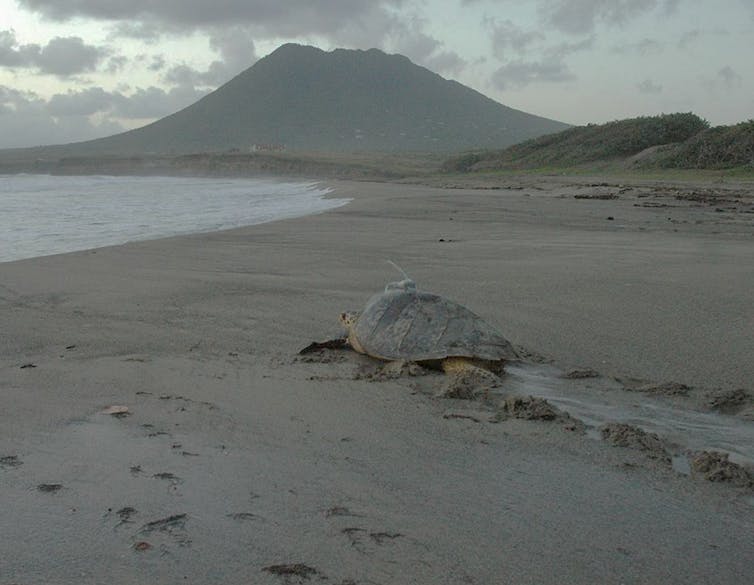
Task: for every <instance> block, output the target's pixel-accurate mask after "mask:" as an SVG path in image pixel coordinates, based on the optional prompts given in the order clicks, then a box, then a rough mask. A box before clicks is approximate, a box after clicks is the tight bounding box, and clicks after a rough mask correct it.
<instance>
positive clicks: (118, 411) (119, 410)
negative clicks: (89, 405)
mask: <svg viewBox="0 0 754 585" xmlns="http://www.w3.org/2000/svg"><path fill="white" fill-rule="evenodd" d="M100 414H109V415H110V416H114V417H115V418H124V417H126V416H130V414H131V411H130V410H129V408H128V407H127V406H121V405H117V404H114V405H112V406H108V407H107V408H104V409H102V410H100Z"/></svg>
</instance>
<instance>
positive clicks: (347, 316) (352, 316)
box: [338, 311, 361, 331]
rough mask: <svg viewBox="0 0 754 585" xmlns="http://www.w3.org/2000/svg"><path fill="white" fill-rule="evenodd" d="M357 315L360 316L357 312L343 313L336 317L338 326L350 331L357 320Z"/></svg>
mask: <svg viewBox="0 0 754 585" xmlns="http://www.w3.org/2000/svg"><path fill="white" fill-rule="evenodd" d="M359 315H361V313H359V311H344V312H343V313H341V314H340V315H339V316H338V319H339V321H340V324H341V325H343V327H345V328H346V330H348V331H350V330H351V327H353V326H354V325H355V324H356V321H357V320H358V319H359Z"/></svg>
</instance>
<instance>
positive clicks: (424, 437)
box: [0, 181, 754, 584]
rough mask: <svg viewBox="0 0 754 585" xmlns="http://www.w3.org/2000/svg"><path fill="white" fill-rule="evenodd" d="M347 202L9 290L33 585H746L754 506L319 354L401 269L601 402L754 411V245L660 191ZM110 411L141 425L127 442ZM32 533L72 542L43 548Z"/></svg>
mask: <svg viewBox="0 0 754 585" xmlns="http://www.w3.org/2000/svg"><path fill="white" fill-rule="evenodd" d="M322 183H324V184H326V185H332V186H334V188H335V190H334V192H333V193H331V194H330V196H336V197H339V196H349V197H352V199H353V201H352V202H351V203H349V204H348V205H344V206H341V207H338V208H336V209H332V210H329V211H327V212H326V213H320V214H317V215H309V216H306V217H302V218H297V219H285V220H280V221H275V222H270V223H265V224H257V225H254V226H251V227H245V228H235V229H231V230H226V231H221V232H210V233H203V234H194V235H185V236H175V237H169V238H163V239H159V240H150V241H143V242H134V243H130V244H126V245H121V246H114V247H107V248H99V249H95V250H89V251H84V252H74V253H71V254H66V255H61V256H46V257H41V258H35V259H30V260H21V261H17V262H12V263H3V264H0V302H1V303H2V304H3V309H4V310H3V313H2V320H3V321H2V326H3V331H4V332H5V333H4V335H3V336H2V337H0V356H2V357H0V377H1V379H2V380H3V387H4V392H5V395H6V401H7V407H6V408H5V409H4V410H3V412H2V413H0V446H1V447H0V457H2V458H3V459H2V461H4V462H6V463H4V464H3V468H2V469H0V479H2V480H3V481H4V484H3V486H2V488H0V489H2V490H3V491H4V492H5V493H6V494H7V495H8V498H7V499H6V501H8V502H11V504H9V505H6V506H5V507H3V508H2V509H0V514H2V515H3V519H4V522H3V524H4V525H5V526H9V527H10V528H9V530H8V531H7V532H6V533H4V534H3V535H2V536H0V548H3V549H4V550H7V551H8V557H7V558H9V559H11V560H10V563H9V571H10V572H9V575H10V577H11V579H13V580H18V581H24V580H45V579H47V580H49V579H50V578H51V577H52V575H53V574H54V575H55V577H56V578H57V580H58V581H59V582H64V583H67V582H74V581H76V580H78V582H97V581H101V580H102V578H103V577H104V576H105V575H111V576H114V578H115V579H116V581H118V582H140V581H141V582H143V581H144V580H145V579H146V580H149V579H152V580H154V579H157V580H160V581H164V582H179V581H182V579H183V575H192V576H193V578H195V579H199V578H202V579H210V580H213V581H215V582H227V583H233V582H237V581H238V579H240V578H246V579H247V580H248V579H251V580H255V579H256V580H258V582H260V583H280V582H281V577H279V576H276V575H275V574H273V573H271V572H269V571H267V572H265V571H264V569H265V567H271V566H279V565H287V566H289V567H293V566H296V565H297V564H298V565H302V566H306V567H309V568H310V569H312V570H314V571H316V573H311V574H319V575H320V576H322V577H327V578H328V579H330V580H332V582H347V581H348V580H351V581H352V582H357V583H360V582H365V583H366V582H385V583H394V582H417V583H448V584H450V583H458V582H462V581H463V580H466V581H469V580H471V581H470V582H478V583H487V582H516V583H523V582H537V583H553V584H554V583H563V582H597V581H599V582H604V583H623V582H626V580H627V579H628V580H630V581H632V582H645V583H655V582H667V583H687V582H689V581H690V580H691V581H695V580H696V581H699V582H703V581H705V580H706V581H714V582H721V583H727V582H731V583H732V582H735V580H736V579H737V578H739V577H740V576H741V575H743V574H745V571H746V570H747V567H748V566H749V564H750V562H751V560H752V557H751V549H750V547H749V546H748V543H750V542H751V541H752V538H754V523H753V522H751V520H750V518H751V506H752V505H753V504H754V500H751V492H750V491H747V490H744V489H741V488H735V487H733V486H730V485H719V484H715V483H712V482H708V481H704V480H703V479H701V478H699V477H686V476H684V475H683V474H679V473H678V472H677V471H675V470H674V469H673V468H672V467H671V466H669V465H668V464H667V463H666V462H665V461H664V460H661V459H655V458H652V457H651V453H650V454H649V455H648V454H647V452H645V451H641V450H636V449H629V448H625V447H616V446H613V445H612V444H610V443H609V442H607V441H595V440H594V439H593V438H591V437H589V436H586V435H582V434H580V433H579V432H576V430H574V429H569V428H567V427H568V424H565V423H563V422H562V421H558V420H555V421H553V422H544V421H537V420H521V419H517V418H513V419H505V420H500V421H498V422H494V421H493V420H492V419H493V418H494V417H493V415H495V410H494V408H493V409H492V410H490V408H489V407H487V406H485V404H483V403H478V402H474V401H471V402H467V401H456V400H448V399H442V398H437V397H436V396H435V394H436V393H437V391H438V390H439V389H440V388H441V386H442V383H443V380H442V376H440V375H439V374H431V373H430V374H425V375H422V376H419V377H410V376H409V377H400V378H391V377H389V376H385V375H384V374H383V373H382V372H381V370H380V369H379V365H378V364H375V363H373V362H372V360H369V359H368V358H365V357H363V356H358V355H355V354H352V353H348V352H324V353H321V354H318V355H316V356H313V358H312V359H302V358H301V357H299V356H297V352H298V351H299V350H300V349H301V348H303V347H305V346H306V345H307V344H308V343H309V342H310V341H313V340H322V339H327V338H330V337H334V336H335V335H337V334H338V333H339V327H338V325H337V315H338V313H339V312H340V311H342V310H347V309H354V308H358V307H360V306H361V305H362V304H363V303H364V302H365V301H366V299H367V298H368V297H369V296H370V295H371V294H372V293H374V292H376V291H378V290H380V289H381V288H382V287H384V285H385V283H386V282H387V281H390V280H394V278H395V274H394V271H393V269H391V268H390V267H389V266H388V265H387V264H386V263H385V260H388V259H389V260H393V261H395V262H396V263H397V264H399V265H401V266H402V267H403V268H404V269H405V270H406V271H407V272H408V273H409V274H410V275H411V277H412V278H414V280H416V281H417V283H418V285H419V286H420V287H421V288H425V289H427V290H431V291H433V292H437V293H440V294H443V295H445V296H448V297H450V298H453V299H454V300H457V301H460V302H462V303H463V304H464V305H466V306H468V307H469V308H471V309H472V310H474V311H475V312H477V313H478V314H480V315H481V316H482V317H483V318H485V319H486V320H488V321H490V322H491V323H493V324H494V325H496V326H497V327H498V328H499V329H500V330H501V331H502V332H503V333H504V334H505V335H506V337H508V338H509V339H510V340H511V341H512V342H514V343H515V344H516V345H517V346H519V347H523V348H525V349H526V350H528V352H530V354H531V355H530V358H529V362H530V363H533V364H536V363H537V354H539V355H540V356H545V357H546V358H547V359H548V361H551V362H552V363H553V364H554V365H556V366H558V368H560V369H561V370H563V371H567V370H569V369H571V368H581V369H585V368H592V369H593V370H596V372H598V373H599V374H600V375H601V376H602V378H595V379H593V380H592V382H590V383H594V384H595V386H594V387H593V388H592V391H593V392H595V395H597V396H601V397H603V398H605V397H607V398H609V396H608V394H607V393H606V391H605V390H604V389H603V388H601V386H600V385H599V384H600V380H602V379H604V380H607V379H612V378H614V377H616V376H617V377H619V378H621V380H623V381H624V382H625V383H626V384H634V385H635V386H636V387H637V388H638V387H641V385H642V384H643V383H648V382H652V383H664V382H675V383H679V384H685V385H688V386H690V387H691V388H692V390H693V389H699V390H700V391H701V392H702V393H701V394H700V396H699V398H702V397H703V396H702V395H703V394H705V393H706V392H708V391H713V390H715V389H721V390H724V391H734V390H737V389H739V388H744V389H747V390H751V388H750V387H748V384H750V380H751V379H752V378H754V371H752V368H754V364H751V363H750V360H747V356H750V355H754V353H752V347H751V343H752V340H751V338H750V335H749V331H750V329H749V328H748V324H749V322H750V321H751V322H754V321H753V320H752V308H751V307H750V306H749V305H750V303H748V302H747V300H748V293H749V292H750V291H751V290H752V288H753V287H754V245H753V244H752V241H751V233H752V232H751V220H749V219H748V218H749V217H750V216H748V215H747V214H746V213H744V212H740V211H735V210H732V209H729V210H726V211H723V212H718V211H715V208H716V206H718V203H711V204H709V203H704V202H700V201H690V200H684V199H676V198H675V197H676V195H677V193H674V192H672V191H671V192H664V191H663V192H656V193H655V192H648V191H645V189H644V187H642V186H637V187H635V188H634V190H633V191H626V192H623V193H620V194H617V197H616V198H601V197H603V196H604V195H605V194H609V195H612V194H613V191H617V188H616V187H613V186H611V185H607V186H606V185H586V186H584V185H582V186H578V185H573V184H565V185H563V184H556V185H552V184H550V183H549V182H540V183H537V182H536V181H534V182H532V183H530V184H524V185H512V187H521V188H520V189H519V188H509V189H495V190H471V189H452V190H450V189H437V188H432V187H426V186H417V185H400V184H390V183H352V182H334V181H323V182H322ZM600 183H601V182H600ZM621 188H625V186H624V187H621ZM697 191H698V189H697ZM577 195H579V196H581V195H588V196H589V197H588V198H576V196H577ZM645 203H652V204H653V205H644V204H645ZM635 204H638V205H635ZM671 204H672V205H673V207H660V205H671ZM744 204H748V203H746V202H745V203H744ZM724 205H726V206H729V207H733V206H736V205H743V204H740V203H732V202H731V203H725V204H724ZM668 216H670V217H672V218H673V219H674V221H668V219H667V217H668ZM608 217H612V218H613V219H608ZM29 364H31V366H29V367H22V366H28V365H29ZM32 366H33V367H32ZM503 391H504V387H503ZM641 392H646V389H645V390H643V391H638V392H635V396H636V400H637V401H643V400H649V401H651V400H654V399H660V400H664V399H665V398H667V399H668V400H671V401H673V400H678V401H680V402H679V404H681V405H684V404H686V402H684V401H685V400H686V398H685V397H677V396H676V397H673V396H670V397H659V398H658V397H654V398H653V397H647V396H648V395H647V394H646V393H644V394H642V393H641ZM607 398H605V399H607ZM690 399H696V397H695V395H693V393H692V395H691V398H689V400H690ZM110 405H124V406H126V407H127V408H128V409H129V410H128V413H127V414H128V415H130V416H124V417H123V418H115V417H113V416H110V415H106V414H100V412H101V411H102V410H103V409H105V408H106V407H108V406H110ZM686 406H688V404H686ZM745 408H749V406H747V405H746V404H744V410H742V411H740V412H736V413H733V414H731V415H727V414H726V415H724V416H733V417H741V416H742V415H745V414H746V412H748V411H746V410H745ZM13 457H15V458H16V459H12V458H13ZM16 463H17V464H16ZM55 485H59V486H60V487H59V488H56V489H55V490H54V492H55V493H51V492H49V491H48V492H45V491H44V490H42V488H40V487H39V486H55ZM46 489H48V488H46ZM49 489H52V488H49ZM72 510H75V512H72ZM128 510H132V511H128ZM28 531H31V532H32V533H35V534H43V535H44V538H43V539H42V541H41V542H40V541H37V542H36V543H35V545H33V546H31V547H28V546H26V545H25V544H24V543H25V542H27V539H26V538H25V537H24V534H26V533H27V532H28ZM65 534H68V535H70V534H75V535H76V536H77V537H79V536H80V537H81V539H83V540H82V541H79V540H77V539H75V538H74V539H71V538H62V535H65ZM140 543H147V544H148V545H149V547H151V548H149V549H146V548H144V546H146V545H144V546H142V548H141V549H139V548H137V545H140ZM713 545H714V547H713ZM140 546H141V545H140ZM543 551H544V552H543ZM710 551H712V552H710ZM92 555H94V556H92ZM32 558H36V559H40V558H41V559H42V560H41V561H39V562H37V563H36V564H35V563H31V559H32ZM55 558H65V559H67V562H66V563H65V566H61V564H60V563H59V562H55V561H54V559H55ZM91 558H100V559H107V562H103V563H102V565H97V564H94V565H93V564H92V563H91V562H90V560H88V559H91ZM44 559H50V560H49V561H46V560H44ZM32 566H33V567H34V568H33V569H29V568H28V567H32ZM53 571H54V573H53ZM294 577H295V576H294Z"/></svg>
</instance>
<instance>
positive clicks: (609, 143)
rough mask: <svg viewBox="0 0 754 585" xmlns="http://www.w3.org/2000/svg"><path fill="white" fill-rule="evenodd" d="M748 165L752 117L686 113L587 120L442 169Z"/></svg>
mask: <svg viewBox="0 0 754 585" xmlns="http://www.w3.org/2000/svg"><path fill="white" fill-rule="evenodd" d="M535 169H536V170H546V169H550V170H552V169H570V170H574V171H577V170H588V171H593V170H599V171H606V170H619V169H623V170H628V169H633V170H644V171H652V170H655V171H659V170H661V169H700V170H720V169H739V170H742V171H751V170H754V121H752V120H750V121H748V122H742V123H740V124H736V125H734V126H718V127H714V128H710V127H709V124H708V123H707V122H706V121H705V120H703V119H701V118H699V117H698V116H696V115H694V114H691V113H684V114H664V115H661V116H645V117H640V118H632V119H627V120H618V121H615V122H609V123H607V124H589V125H588V126H579V127H574V128H570V129H568V130H565V131H563V132H558V133H556V134H550V135H547V136H542V137H539V138H536V139H533V140H527V141H525V142H522V143H520V144H516V145H514V146H511V147H509V148H507V149H505V150H498V151H490V150H487V151H476V152H467V153H464V154H461V155H457V156H454V157H451V158H449V159H447V160H446V161H445V162H444V163H443V165H442V170H443V171H444V172H447V173H469V172H483V171H503V170H515V171H526V170H535Z"/></svg>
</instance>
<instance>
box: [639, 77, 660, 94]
mask: <svg viewBox="0 0 754 585" xmlns="http://www.w3.org/2000/svg"><path fill="white" fill-rule="evenodd" d="M636 87H637V88H638V89H639V91H640V92H641V93H646V94H657V93H662V85H661V84H659V83H655V82H654V81H652V80H651V79H645V80H644V81H642V82H641V83H637V84H636Z"/></svg>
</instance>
